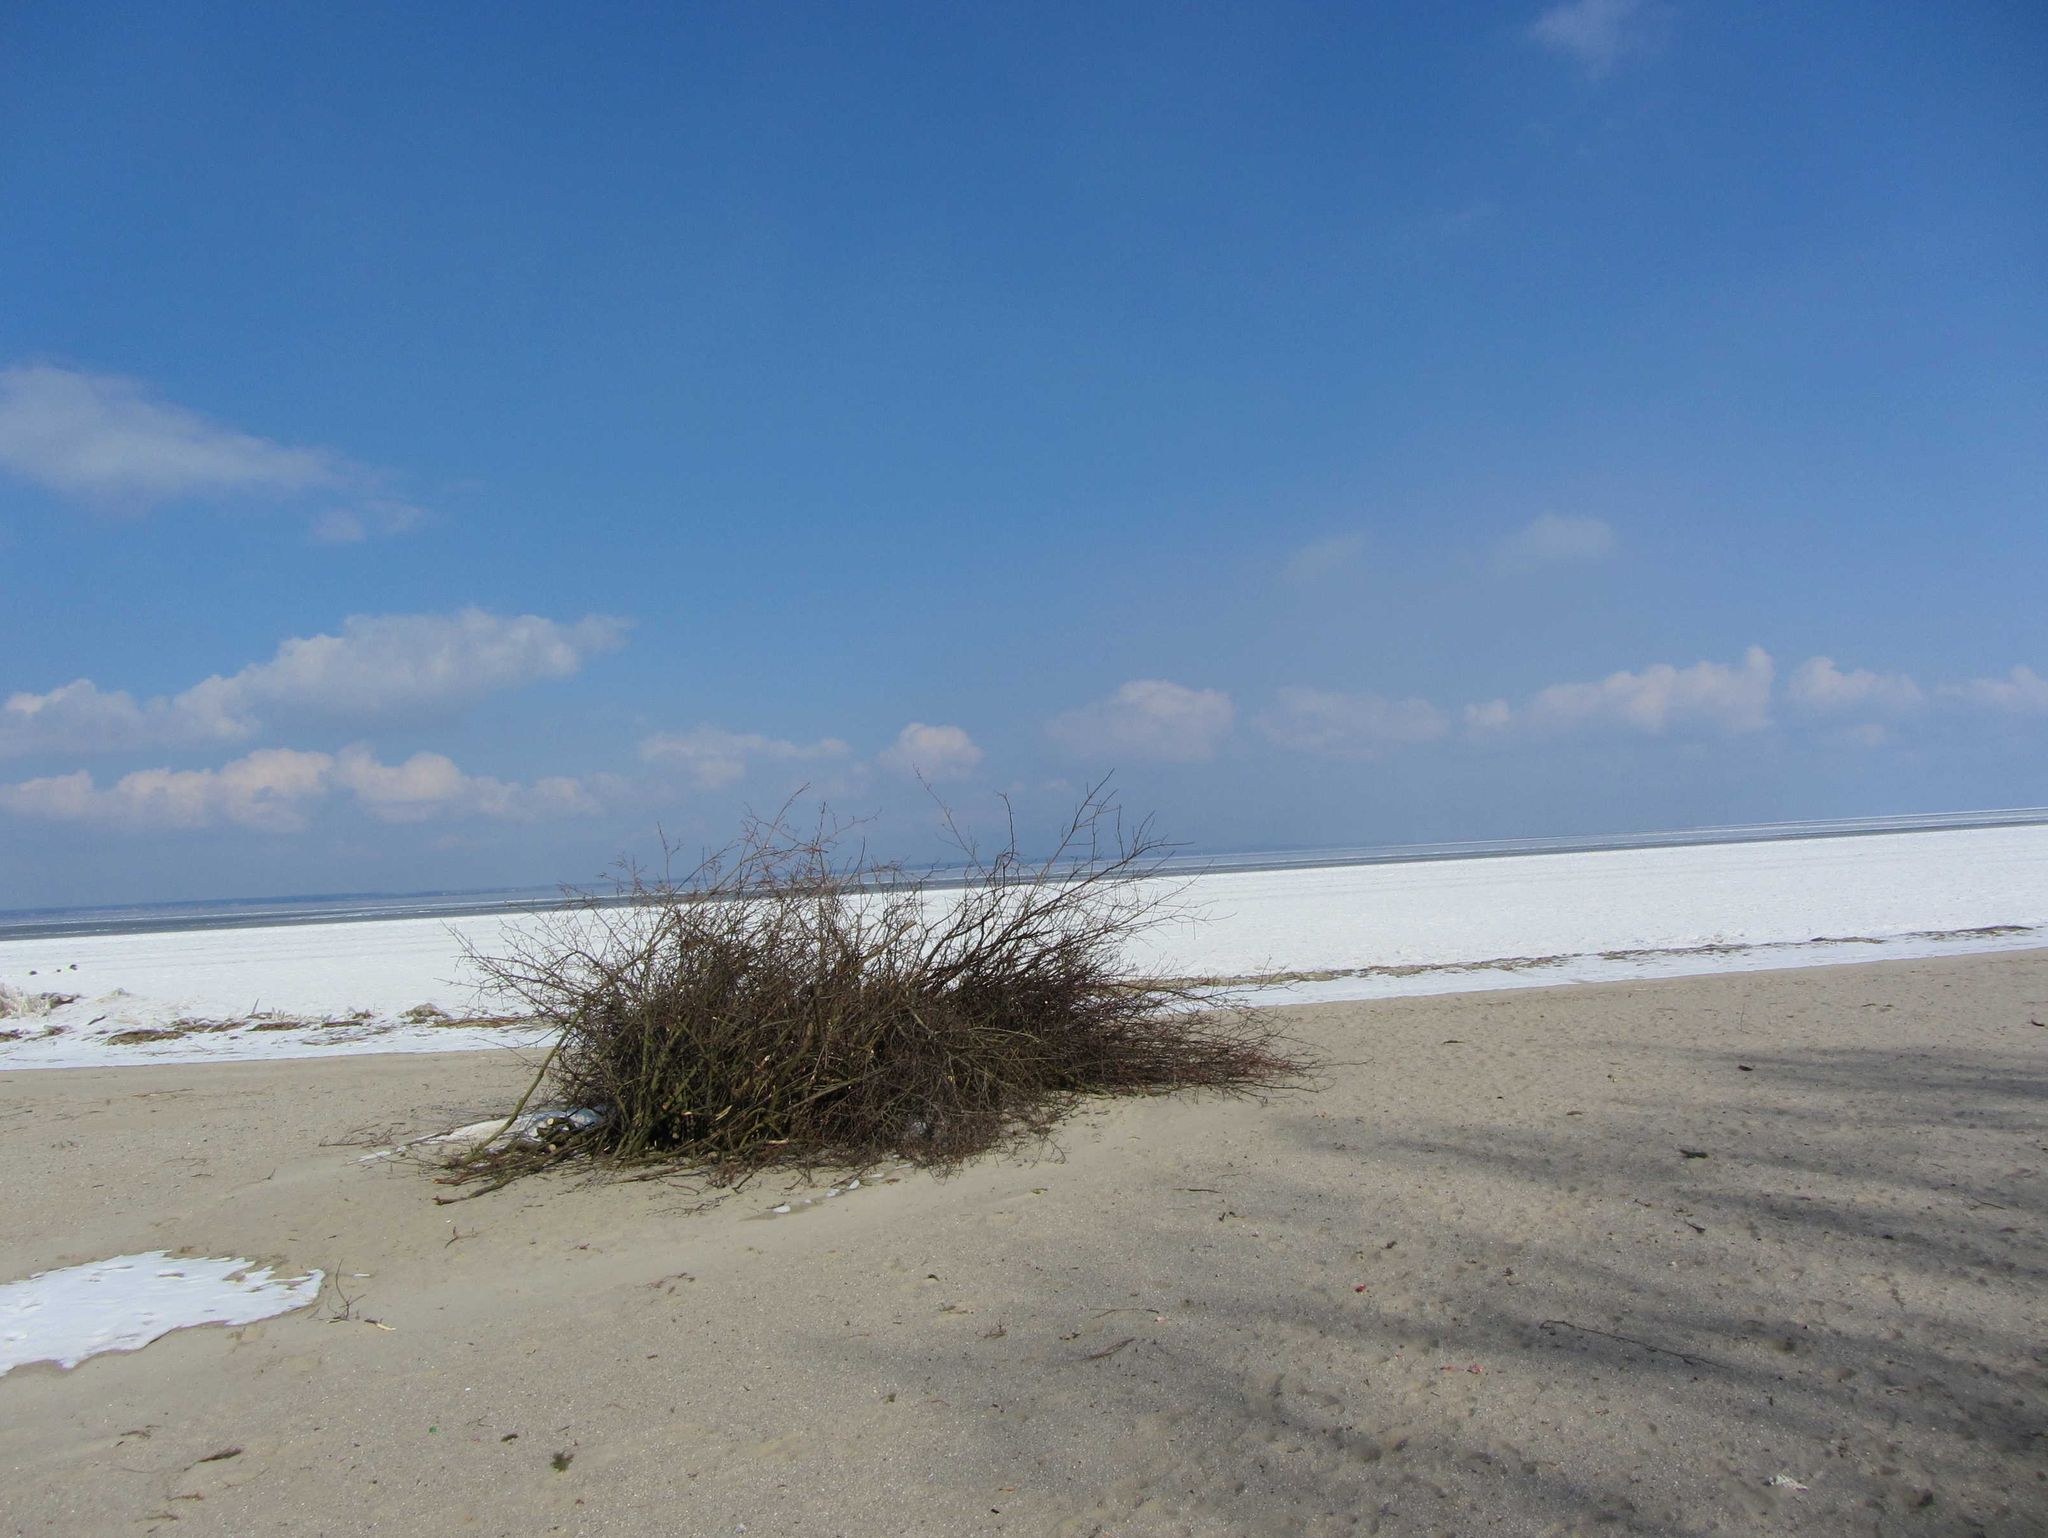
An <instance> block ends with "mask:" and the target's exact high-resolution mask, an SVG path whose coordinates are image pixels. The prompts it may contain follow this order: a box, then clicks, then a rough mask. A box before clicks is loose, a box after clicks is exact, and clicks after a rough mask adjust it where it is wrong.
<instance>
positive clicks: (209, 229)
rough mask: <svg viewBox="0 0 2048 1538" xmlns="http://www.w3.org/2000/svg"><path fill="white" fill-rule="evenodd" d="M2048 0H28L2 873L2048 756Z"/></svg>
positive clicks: (14, 236) (1939, 767)
mask: <svg viewBox="0 0 2048 1538" xmlns="http://www.w3.org/2000/svg"><path fill="white" fill-rule="evenodd" d="M2044 76H2048V12H2044V11H2043V10H2042V9H2041V8H2040V7H2039V6H2037V5H2032V4H2006V5H1999V4H1989V3H1986V4H1974V5H1968V6H1939V7H1934V6H1929V7H1905V6H1896V7H1872V6H1868V5H1864V4H1843V5H1835V6H1830V5H1824V4H1821V5H1811V6H1800V7H1786V6H1777V5H1765V4H1734V3H1715V4H1707V3H1687V0H1571V3H1566V4H1559V5H1545V4H1542V3H1531V4H1512V5H1508V4H1503V5H1492V6H1480V5H1473V6H1460V7H1446V6H1440V5H1435V4H1423V3H1415V4H1404V5H1378V6H1372V5H1362V6H1352V5H1346V6H1334V5H1333V6H1289V5H1277V4H1261V5H1257V6H1231V7H1225V6H1181V5H1175V6H1159V7H1147V6H1139V5H1116V6H1086V7H1084V6H1041V7H1006V6H999V5H983V6H971V7H950V6H936V5H930V6H898V5H886V4H878V5H866V6H860V7H844V6H765V5H756V6H737V5H732V6H703V7H675V6H653V5H649V6H602V5H600V6H595V7H589V8H581V9H578V10H576V11H574V12H571V11H569V10H566V9H564V8H561V7H542V6H517V5H503V6H492V7H460V6H437V7H417V6H408V7H399V6H390V7H378V6H369V5H365V6H352V7H343V8H311V7H297V6H275V7H258V8H254V9H252V8H249V7H228V6H225V5H222V6H210V5H202V4H190V3H177V4H150V5H132V6H123V5H113V6H101V7H93V8H90V9H89V10H84V9H81V8H78V7H72V6H58V5H51V4H35V3H29V4H20V5H15V6H11V7H9V8H8V10H7V14H6V16H5V18H4V19H0V207H4V210H5V227H6V229H7V232H8V233H7V235H6V238H5V239H4V240H0V295H4V296H5V302H4V303H0V907H18V906H30V905H39V904H53V903H69V902H114V901H124V900H146V899H154V898H164V897H178V896H206V895H235V894H258V893H278V892H302V891H331V890H360V889H369V888H378V889H415V888H430V887H460V886H474V885H482V884H499V883H508V884H509V883H526V882H541V881H549V880H554V879H558V878H566V879H585V878H588V877H591V876H593V875H595V874H596V873H597V872H598V871H599V870H601V869H602V868H603V867H604V865H605V864H606V863H607V862H608V861H609V860H610V859H611V858H612V857H613V856H615V855H617V854H620V853H622V852H627V851H633V850H644V849H645V848H646V847H647V846H648V844H649V842H650V840H651V838H652V836H653V830H654V829H655V828H656V827H657V826H660V827H662V828H664V829H666V830H667V831H668V832H669V833H670V834H671V835H672V836H675V837H677V838H679V839H681V840H682V841H684V842H685V843H702V842H704V841H706V840H711V841H717V840H719V839H721V838H722V837H723V836H724V834H725V833H727V832H728V831H729V830H730V829H731V827H732V826H733V822H734V819H735V817H736V816H737V814H738V812H739V810H740V809H741V808H742V807H744V806H746V805H755V806H762V805H772V804H773V803H775V802H777V801H779V800H780V799H781V798H782V797H783V796H784V795H785V794H787V793H788V792H789V791H790V790H791V789H792V788H793V787H795V786H798V785H806V784H807V785H810V786H812V787H814V790H815V792H816V793H819V794H824V795H827V796H829V797H830V798H831V800H832V801H833V803H834V805H835V806H837V807H840V808H842V809H843V810H845V811H847V812H851V813H859V814H863V815H871V816H873V817H874V818H875V823H874V837H875V838H876V840H877V842H878V843H879V844H880V845H881V846H882V847H884V848H885V849H887V850H888V851H889V852H892V853H902V854H905V855H908V856H911V857H913V858H922V857H924V856H927V855H929V854H931V853H933V852H934V850H935V846H934V844H933V833H932V820H933V819H932V813H931V805H930V801H929V799H928V798H927V796H926V793H925V792H924V791H923V790H922V789H920V788H919V787H918V785H917V781H916V778H915V773H916V772H917V771H922V772H923V774H924V775H925V777H926V778H927V779H929V780H930V781H932V782H933V785H934V788H935V789H936V790H937V791H938V793H939V794H941V795H942V796H943V797H944V798H945V799H946V800H947V801H949V802H951V803H953V804H954V805H956V806H957V807H958V808H959V809H960V810H961V812H962V814H963V815H964V816H965V817H966V818H967V820H968V821H969V823H970V824H972V825H975V826H985V825H986V824H987V822H988V820H989V819H990V818H991V816H992V815H993V813H994V811H995V810H996V808H997V807H998V802H997V796H998V793H1008V794H1009V795H1011V796H1012V797H1013V798H1014V800H1015V802H1016V804H1017V806H1018V808H1019V811H1020V814H1021V815H1022V818H1023V820H1024V823H1025V825H1026V827H1027V828H1029V827H1034V826H1042V825H1043V824H1044V823H1045V822H1047V821H1048V820H1049V819H1050V818H1051V817H1052V816H1053V814H1054V813H1055V812H1056V811H1057V810H1059V809H1061V808H1063V807H1064V806H1065V805H1066V804H1067V803H1069V802H1070V801H1071V799H1072V797H1073V795H1074V794H1075V790H1076V787H1077V786H1079V785H1081V784H1083V783H1085V782H1087V781H1088V780H1089V779H1091V778H1092V777H1094V776H1097V775H1099V774H1102V773H1104V772H1108V771H1111V770H1114V771H1115V772H1116V773H1117V776H1118V781H1119V783H1120V784H1121V785H1122V787H1123V790H1124V795H1125V799H1126V801H1127V803H1129V804H1131V805H1132V806H1135V807H1140V808H1144V809H1149V810H1153V811H1156V812H1157V813H1158V814H1159V816H1160V818H1161V820H1162V822H1163V824H1164V826H1165V827H1166V828H1167V830H1168V831H1170V832H1171V833H1173V834H1175V835H1176V836H1178V837H1179V838H1181V839H1183V840H1186V841H1188V842H1189V843H1191V844H1193V845H1195V846H1196V847H1198V848H1206V849H1212V850H1229V849H1245V848H1261V847H1277V846H1304V845H1317V844H1337V843H1365V842H1388V841H1397V840H1407V839H1427V838H1449V837H1490V836H1507V835H1516V834H1544V833H1579V832H1601V831H1620V830H1639V829H1654V828H1662V827H1679V826H1687V825H1698V824H1702V823H1713V822H1721V821H1728V820H1763V819H1773V818H1780V817H1802V816H1828V815H1852V814H1864V813H1880V812H1905V811H1925V810H1954V809H1961V808H1969V807H1980V806H2010V805H2024V804H2038V803H2043V802H2048V769H2044V767H2043V766H2044V765H2048V603H2044V600H2043V592H2042V581H2041V574H2042V572H2043V571H2044V570H2048V505H2044V504H2048V492H2044V488H2048V426H2044V424H2048V345H2044V344H2048V313H2044V311H2048V102H2044V98H2043V96H2042V93H2041V92H2040V91H2039V89H2038V86H2039V81H2040V80H2041V79H2042V78H2044Z"/></svg>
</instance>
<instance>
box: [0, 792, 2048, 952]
mask: <svg viewBox="0 0 2048 1538" xmlns="http://www.w3.org/2000/svg"><path fill="white" fill-rule="evenodd" d="M2043 823H2048V807H2013V808H2006V809H1996V810H1985V811H1969V812H1915V813H1904V814H1899V815H1896V816H1880V817H1834V818H1815V819H1811V820H1807V821H1802V822H1774V823H1747V824H1731V825H1727V826H1718V827H1703V828H1691V829H1682V830H1677V831H1661V832H1653V833H1614V834H1584V835H1576V834H1563V835H1558V836H1555V837H1547V838H1513V839H1477V840H1467V841H1459V842H1447V843H1427V844H1383V845H1363V846H1356V847H1351V846H1332V847H1324V848H1314V849H1304V850H1293V851H1290V850H1260V851H1247V852H1240V853H1230V854H1211V855H1194V854H1189V855H1178V856H1174V857H1172V858H1171V859H1169V860H1168V861H1167V862H1166V864H1165V866H1164V867H1163V870H1162V874H1166V875H1176V874H1178V875H1188V876H1194V875H1204V874H1223V873H1235V872H1256V871H1278V870H1315V869H1324V868H1329V867H1334V866H1345V865H1401V864H1422V863H1427V862H1434V861H1441V860H1488V859H1506V858H1511V857H1514V856H1518V855H1543V854H1586V853H1594V852H1598V851H1601V850H1608V849H1684V848H1693V847H1697V846H1699V845H1703V844H1759V843H1781V842H1790V841H1794V840H1799V839H1822V838H1857V837H1869V836H1873V835H1879V834H1892V833H1936V832H1952V831H1959V830H1964V829H1971V828H2003V827H2026V826H2033V825H2036V824H2043ZM924 879H925V881H926V883H927V884H928V885H930V886H932V887H935V888H941V889H943V888H945V887H950V886H957V885H960V884H961V882H962V881H963V880H964V879H965V878H964V876H963V874H962V873H961V872H960V871H959V870H958V868H956V867H955V868H935V869H932V870H930V871H928V872H926V873H924ZM577 890H578V889H576V888H573V887H569V886H535V887H495V888H481V889H469V890H463V891H453V892H411V893H382V892H369V893H333V894H318V895H308V896H303V897H253V898H216V899H210V900H207V901H201V902H175V903H133V904H120V905H110V906H106V907H87V908H31V909H15V910H6V909H0V941H4V940H27V939H70V938H76V937H79V936H88V935H121V934H164V933H178V932H182V931H188V930H193V931H200V930H213V929H271V928H278V927H282V926H289V925H301V924H349V923H374V922H379V921H386V920H394V919H419V918H448V919H455V918H475V917H482V916H487V915H490V914H494V913H505V914H513V913H533V912H544V911H547V910H549V909H554V908H561V907H566V906H569V905H570V904H571V903H573V902H577V901H581V900H584V899H582V898H579V897H577V896H575V895H573V894H574V892H576V891H577ZM592 896H593V897H594V898H595V900H596V901H598V902H600V903H604V904H611V903H618V902H625V901H629V900H630V899H628V898H626V897H621V896H609V895H605V894H602V893H594V894H592Z"/></svg>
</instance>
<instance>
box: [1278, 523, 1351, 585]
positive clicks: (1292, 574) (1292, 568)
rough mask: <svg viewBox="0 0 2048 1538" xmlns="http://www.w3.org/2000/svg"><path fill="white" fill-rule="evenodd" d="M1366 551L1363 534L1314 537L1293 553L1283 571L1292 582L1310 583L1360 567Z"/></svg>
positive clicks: (1282, 567)
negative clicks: (1360, 561) (1324, 537)
mask: <svg viewBox="0 0 2048 1538" xmlns="http://www.w3.org/2000/svg"><path fill="white" fill-rule="evenodd" d="M1364 554H1365V536H1364V535H1363V534H1332V535H1330V536H1329V537H1328V538H1326V539H1315V540H1310V541H1309V542H1308V543H1307V544H1305V545H1303V546H1301V547H1300V548H1299V549H1297V550H1295V551H1294V552H1293V553H1292V554H1291V555H1289V556H1288V557H1287V559H1286V561H1285V562H1284V563H1283V564H1282V565H1281V568H1280V574H1281V575H1282V576H1283V577H1285V578H1286V579H1287V580H1288V581H1289V582H1293V583H1296V584H1300V585H1304V586H1305V585H1307V584H1309V583H1312V582H1317V581H1321V580H1323V579H1325V578H1328V577H1333V576H1341V575H1343V574H1344V573H1346V572H1350V571H1354V570H1356V569H1357V566H1358V563H1359V560H1360V558H1362V557H1363V556H1364Z"/></svg>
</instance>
